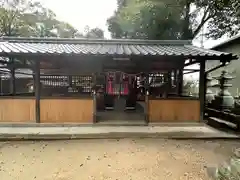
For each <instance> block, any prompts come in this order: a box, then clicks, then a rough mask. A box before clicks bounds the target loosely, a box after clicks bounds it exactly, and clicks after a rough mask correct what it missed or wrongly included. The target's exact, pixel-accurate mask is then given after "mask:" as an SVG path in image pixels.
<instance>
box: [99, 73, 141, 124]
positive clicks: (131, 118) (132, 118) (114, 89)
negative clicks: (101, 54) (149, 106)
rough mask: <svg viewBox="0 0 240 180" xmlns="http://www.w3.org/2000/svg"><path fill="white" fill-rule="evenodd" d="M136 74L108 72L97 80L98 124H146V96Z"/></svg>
mask: <svg viewBox="0 0 240 180" xmlns="http://www.w3.org/2000/svg"><path fill="white" fill-rule="evenodd" d="M138 79H139V78H138V77H137V75H135V74H127V73H123V72H107V73H106V74H104V75H102V76H101V77H98V78H97V81H98V82H97V84H100V83H99V82H102V85H101V86H99V87H101V88H98V91H97V113H96V115H97V122H100V123H114V122H116V123H117V122H124V123H130V124H131V123H141V124H145V114H144V112H145V98H144V97H145V95H144V94H143V93H142V94H141V92H142V91H140V89H141V88H140V87H139V86H138V84H139V83H138Z"/></svg>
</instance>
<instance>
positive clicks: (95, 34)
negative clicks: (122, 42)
mask: <svg viewBox="0 0 240 180" xmlns="http://www.w3.org/2000/svg"><path fill="white" fill-rule="evenodd" d="M85 37H86V38H93V39H102V38H104V32H103V30H102V29H99V28H93V29H88V30H87V33H86V35H85Z"/></svg>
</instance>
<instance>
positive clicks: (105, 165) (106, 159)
mask: <svg viewBox="0 0 240 180" xmlns="http://www.w3.org/2000/svg"><path fill="white" fill-rule="evenodd" d="M239 147H240V143H238V142H237V141H197V140H195V141H176V140H160V139H135V140H134V139H124V140H76V141H48V142H7V143H0V178H1V179H4V180H34V179H38V180H88V179H89V180H91V179H93V180H110V179H111V180H165V179H167V180H188V179H189V180H208V177H207V175H206V166H208V165H214V164H215V163H219V162H222V161H224V160H226V159H228V158H229V156H230V155H231V154H232V151H233V150H234V149H235V148H239Z"/></svg>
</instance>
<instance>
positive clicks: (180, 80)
mask: <svg viewBox="0 0 240 180" xmlns="http://www.w3.org/2000/svg"><path fill="white" fill-rule="evenodd" d="M177 89H178V95H179V96H181V95H182V90H183V68H182V69H179V70H178V84H177Z"/></svg>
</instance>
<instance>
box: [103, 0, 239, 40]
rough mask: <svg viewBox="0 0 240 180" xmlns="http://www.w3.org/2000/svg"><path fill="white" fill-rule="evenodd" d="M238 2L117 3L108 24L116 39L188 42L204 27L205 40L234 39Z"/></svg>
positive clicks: (133, 0) (125, 0) (162, 0)
mask: <svg viewBox="0 0 240 180" xmlns="http://www.w3.org/2000/svg"><path fill="white" fill-rule="evenodd" d="M239 8H240V2H239V0H118V9H117V10H116V12H115V13H114V15H113V16H112V17H110V18H109V19H108V21H107V23H108V28H109V31H110V32H111V33H112V36H113V37H115V38H122V37H123V38H143V39H191V38H194V37H196V36H197V35H198V34H199V33H200V31H201V29H202V27H203V26H204V25H206V24H207V25H208V33H207V37H213V38H219V37H221V36H222V35H224V34H226V33H228V34H230V35H234V34H236V33H237V32H238V31H239V28H240V10H239Z"/></svg>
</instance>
